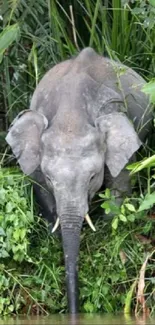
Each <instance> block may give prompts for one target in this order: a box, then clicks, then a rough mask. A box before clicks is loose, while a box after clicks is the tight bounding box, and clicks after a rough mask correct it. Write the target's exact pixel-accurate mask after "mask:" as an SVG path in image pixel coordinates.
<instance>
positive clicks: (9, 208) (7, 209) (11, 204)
mask: <svg viewBox="0 0 155 325" xmlns="http://www.w3.org/2000/svg"><path fill="white" fill-rule="evenodd" d="M14 207H15V204H14V203H13V202H8V203H7V204H6V212H7V213H10V212H12V210H13V209H14Z"/></svg>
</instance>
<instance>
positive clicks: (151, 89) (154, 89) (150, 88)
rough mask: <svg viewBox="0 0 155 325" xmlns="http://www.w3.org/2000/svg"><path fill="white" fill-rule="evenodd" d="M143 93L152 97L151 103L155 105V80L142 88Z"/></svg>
mask: <svg viewBox="0 0 155 325" xmlns="http://www.w3.org/2000/svg"><path fill="white" fill-rule="evenodd" d="M142 91H143V92H144V93H145V94H147V95H149V96H150V101H151V103H153V104H155V80H151V81H150V82H148V83H147V84H145V85H144V86H143V88H142Z"/></svg>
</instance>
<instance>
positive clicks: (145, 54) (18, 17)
mask: <svg viewBox="0 0 155 325" xmlns="http://www.w3.org/2000/svg"><path fill="white" fill-rule="evenodd" d="M143 2H144V1H143ZM108 3H109V2H108V1H102V0H97V1H95V0H92V1H89V0H83V1H80V0H78V1H73V5H72V6H69V4H68V2H67V1H56V0H46V1H43V0H38V1H30V0H29V1H26V0H22V1H21V0H11V1H4V3H3V6H2V7H1V17H2V20H1V21H0V29H1V31H3V33H2V34H1V36H0V58H1V61H2V62H1V65H0V70H1V79H0V86H1V90H0V102H1V108H0V110H1V111H3V112H5V113H6V116H7V123H6V128H7V126H8V124H9V123H10V121H11V120H12V119H13V118H14V116H15V115H16V114H17V112H18V111H19V110H22V109H24V108H28V107H29V102H30V98H31V95H32V93H33V90H34V87H35V86H36V84H37V83H38V81H39V80H40V78H41V77H42V76H43V74H44V73H45V71H47V70H48V69H49V68H50V67H52V66H53V65H54V64H56V63H57V62H59V61H62V60H64V59H67V58H68V57H70V56H72V55H75V54H76V53H77V51H78V49H82V48H83V47H85V46H92V47H94V48H95V49H96V50H97V51H98V52H99V53H101V54H103V55H108V56H110V57H111V58H114V59H118V60H120V61H122V62H124V63H126V64H128V65H130V66H132V67H134V68H135V69H136V70H137V71H138V72H139V73H141V74H142V75H145V76H146V77H148V76H152V75H154V72H155V70H154V69H155V68H154V67H155V64H154V62H155V54H154V38H155V28H153V27H154V26H153V27H151V20H150V21H149V20H148V25H147V27H146V26H145V25H144V24H143V23H144V21H145V20H146V18H147V15H148V14H147V13H145V15H143V16H144V17H141V16H142V15H140V14H139V15H137V14H136V13H135V11H134V9H135V6H134V5H132V7H133V8H131V7H130V5H129V3H128V2H126V4H124V5H121V1H120V0H114V1H112V6H111V7H110V6H109V7H108ZM135 5H138V4H137V2H135ZM139 6H140V5H139ZM71 9H72V13H73V17H74V20H73V19H72V15H71ZM144 9H145V8H144ZM153 9H154V8H153V7H150V12H151V10H152V14H153V13H154V11H153ZM154 15H155V14H154ZM17 29H18V33H17ZM3 35H4V36H5V37H3ZM75 35H76V39H77V42H76V40H75ZM4 38H5V41H4ZM6 40H7V42H6Z"/></svg>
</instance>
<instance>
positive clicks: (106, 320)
mask: <svg viewBox="0 0 155 325" xmlns="http://www.w3.org/2000/svg"><path fill="white" fill-rule="evenodd" d="M2 324H3V325H52V324H53V325H154V324H155V318H153V317H152V318H151V317H146V318H145V317H144V316H143V317H132V316H130V315H126V316H122V315H117V316H115V315H105V314H104V315H102V314H101V315H99V314H79V315H76V316H75V315H59V314H57V315H51V316H35V317H23V316H22V317H15V318H5V319H4V318H3V319H1V320H0V325H2Z"/></svg>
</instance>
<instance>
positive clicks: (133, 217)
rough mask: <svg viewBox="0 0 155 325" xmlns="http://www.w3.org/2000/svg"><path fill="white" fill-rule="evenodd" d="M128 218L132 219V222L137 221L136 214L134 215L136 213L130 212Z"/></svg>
mask: <svg viewBox="0 0 155 325" xmlns="http://www.w3.org/2000/svg"><path fill="white" fill-rule="evenodd" d="M127 219H128V220H129V221H131V222H134V221H135V215H134V214H129V215H128V216H127Z"/></svg>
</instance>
